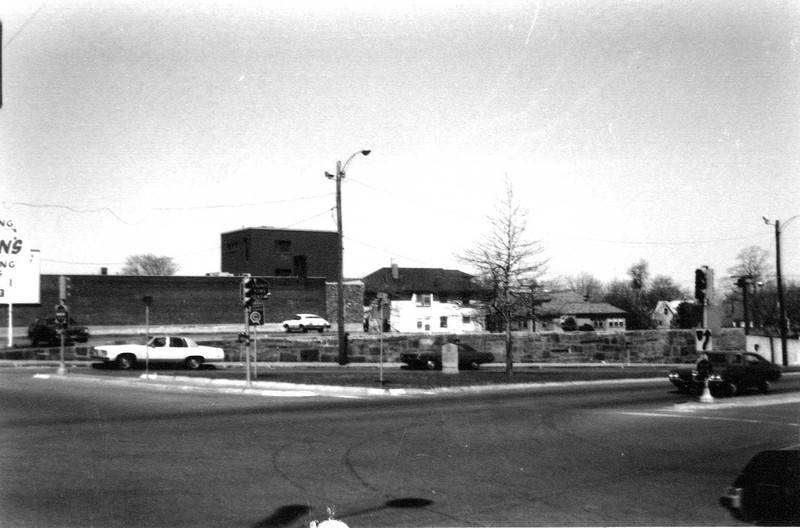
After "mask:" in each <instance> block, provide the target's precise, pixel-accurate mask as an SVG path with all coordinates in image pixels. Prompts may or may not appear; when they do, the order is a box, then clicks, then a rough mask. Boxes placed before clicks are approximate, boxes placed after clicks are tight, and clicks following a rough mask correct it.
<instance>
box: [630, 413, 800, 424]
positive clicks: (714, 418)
mask: <svg viewBox="0 0 800 528" xmlns="http://www.w3.org/2000/svg"><path fill="white" fill-rule="evenodd" d="M614 414H624V415H628V416H647V417H651V418H691V419H695V420H710V421H717V422H740V423H750V424H767V425H785V426H788V427H800V423H792V422H789V423H787V422H773V421H769V420H747V419H744V418H723V417H720V416H701V415H692V414H688V413H682V414H667V413H648V412H626V411H617V412H614Z"/></svg>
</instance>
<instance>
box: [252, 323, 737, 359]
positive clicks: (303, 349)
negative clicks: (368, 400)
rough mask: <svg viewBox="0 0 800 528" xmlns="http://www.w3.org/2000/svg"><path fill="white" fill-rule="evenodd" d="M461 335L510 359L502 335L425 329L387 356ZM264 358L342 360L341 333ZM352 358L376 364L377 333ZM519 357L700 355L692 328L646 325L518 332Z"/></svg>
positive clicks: (287, 344)
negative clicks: (431, 332) (615, 329)
mask: <svg viewBox="0 0 800 528" xmlns="http://www.w3.org/2000/svg"><path fill="white" fill-rule="evenodd" d="M453 339H458V340H459V341H460V342H461V343H465V344H469V345H472V346H473V347H475V348H476V349H478V350H486V351H488V352H491V353H492V354H494V356H495V362H496V363H503V362H505V336H504V335H503V334H463V335H459V336H453V335H450V336H444V335H437V336H430V335H422V334H384V336H383V355H384V361H385V362H389V363H396V362H399V361H400V355H401V354H402V353H403V352H407V351H411V352H416V351H426V350H435V349H438V348H439V347H441V346H442V345H444V344H446V343H448V342H449V341H450V340H453ZM258 344H259V347H258V349H259V352H258V359H259V361H288V362H297V361H311V362H317V361H322V362H335V361H336V360H337V359H338V348H337V343H336V336H335V335H333V334H330V335H320V336H319V337H316V336H315V337H311V338H309V337H304V338H300V339H287V338H265V339H262V340H260V341H259V343H258ZM348 345H349V358H350V362H351V363H377V362H378V361H379V359H380V352H381V339H380V336H379V335H376V334H351V335H350V337H349V340H348ZM744 349H745V339H744V331H743V330H742V329H737V328H725V329H722V331H721V334H720V335H717V336H715V338H714V350H718V351H742V350H744ZM513 353H514V361H515V362H522V363H591V362H595V363H599V362H603V361H605V362H608V363H626V362H631V363H694V362H695V361H696V360H697V352H696V351H695V338H694V331H693V330H642V331H629V332H619V333H609V334H606V333H603V334H596V333H594V332H572V333H539V334H529V333H522V332H521V333H515V334H514V337H513Z"/></svg>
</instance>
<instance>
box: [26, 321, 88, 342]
mask: <svg viewBox="0 0 800 528" xmlns="http://www.w3.org/2000/svg"><path fill="white" fill-rule="evenodd" d="M60 331H61V329H60V327H59V324H58V323H57V322H56V320H55V319H54V318H50V319H38V320H37V321H35V322H33V323H31V325H30V326H29V327H28V338H29V339H30V340H31V345H32V346H37V345H40V344H43V345H46V346H47V345H58V344H60V343H61V334H60V333H59V332H60ZM65 341H66V342H67V343H75V342H77V343H86V342H87V341H89V329H88V328H86V327H85V326H83V325H79V324H78V323H76V322H75V321H74V320H73V319H70V321H69V326H68V327H67V329H66V334H65Z"/></svg>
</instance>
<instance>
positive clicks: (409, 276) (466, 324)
mask: <svg viewBox="0 0 800 528" xmlns="http://www.w3.org/2000/svg"><path fill="white" fill-rule="evenodd" d="M477 292H478V290H477V288H476V287H475V285H474V284H473V282H472V276H471V275H469V274H468V273H464V272H462V271H458V270H446V269H441V268H400V267H397V266H392V267H391V268H381V269H379V270H377V271H375V272H373V273H371V274H369V275H367V276H366V277H365V278H364V302H365V304H366V305H367V310H365V327H366V328H369V329H370V330H373V331H377V330H380V324H381V321H380V320H376V319H377V318H376V317H375V316H374V313H375V310H372V309H369V308H371V307H372V305H373V304H374V303H375V302H376V299H378V297H379V296H380V295H382V294H385V295H386V296H387V298H388V300H389V310H388V315H389V319H388V324H387V325H386V327H387V328H386V330H388V331H392V332H408V333H417V332H420V333H439V334H448V333H450V334H461V333H469V332H479V331H481V330H483V325H482V321H481V320H480V312H479V311H478V310H477V308H476V307H475V306H474V300H473V298H474V296H475V294H476V293H477Z"/></svg>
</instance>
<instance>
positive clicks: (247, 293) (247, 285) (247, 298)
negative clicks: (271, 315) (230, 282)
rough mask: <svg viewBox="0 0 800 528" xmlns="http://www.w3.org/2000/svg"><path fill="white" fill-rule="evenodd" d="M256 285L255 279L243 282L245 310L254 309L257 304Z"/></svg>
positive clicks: (247, 278)
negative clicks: (254, 304)
mask: <svg viewBox="0 0 800 528" xmlns="http://www.w3.org/2000/svg"><path fill="white" fill-rule="evenodd" d="M255 285H256V281H255V279H253V278H250V277H246V278H244V279H243V280H242V304H244V307H245V308H252V306H253V303H255V302H256V296H255V291H254V289H255Z"/></svg>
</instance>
